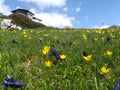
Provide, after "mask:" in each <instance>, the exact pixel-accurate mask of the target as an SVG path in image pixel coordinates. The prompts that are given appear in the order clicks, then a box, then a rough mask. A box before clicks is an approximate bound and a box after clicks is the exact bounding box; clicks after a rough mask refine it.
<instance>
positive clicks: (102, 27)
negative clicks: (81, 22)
mask: <svg viewBox="0 0 120 90" xmlns="http://www.w3.org/2000/svg"><path fill="white" fill-rule="evenodd" d="M108 27H110V26H109V25H102V26H98V25H95V26H94V27H93V28H96V29H104V28H108Z"/></svg>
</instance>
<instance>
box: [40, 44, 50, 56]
mask: <svg viewBox="0 0 120 90" xmlns="http://www.w3.org/2000/svg"><path fill="white" fill-rule="evenodd" d="M49 51H50V46H45V47H44V49H43V50H42V52H43V54H45V55H46V54H48V52H49Z"/></svg>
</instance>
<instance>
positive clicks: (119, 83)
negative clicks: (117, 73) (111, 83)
mask: <svg viewBox="0 0 120 90" xmlns="http://www.w3.org/2000/svg"><path fill="white" fill-rule="evenodd" d="M114 90H120V78H119V79H118V83H117V85H116V87H115V88H114Z"/></svg>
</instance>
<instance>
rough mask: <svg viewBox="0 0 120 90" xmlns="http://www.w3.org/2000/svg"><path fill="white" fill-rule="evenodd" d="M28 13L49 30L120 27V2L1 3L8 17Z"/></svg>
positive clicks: (7, 0)
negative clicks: (12, 13) (19, 12)
mask: <svg viewBox="0 0 120 90" xmlns="http://www.w3.org/2000/svg"><path fill="white" fill-rule="evenodd" d="M17 8H23V9H28V10H30V11H31V12H33V13H34V14H35V16H36V17H38V18H39V19H41V20H42V23H44V24H45V25H48V26H54V27H65V26H71V27H74V28H93V27H107V26H110V25H120V0H0V12H2V13H3V14H5V15H9V14H10V11H12V10H15V9H17Z"/></svg>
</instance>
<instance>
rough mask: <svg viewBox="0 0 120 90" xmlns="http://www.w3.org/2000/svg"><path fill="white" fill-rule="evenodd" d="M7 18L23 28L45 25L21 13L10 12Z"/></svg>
mask: <svg viewBox="0 0 120 90" xmlns="http://www.w3.org/2000/svg"><path fill="white" fill-rule="evenodd" d="M7 18H9V19H12V22H13V24H16V25H18V26H21V27H23V28H39V27H45V25H43V24H42V23H38V22H34V21H32V20H31V19H29V18H28V17H26V16H24V15H21V14H11V15H9V16H7Z"/></svg>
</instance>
